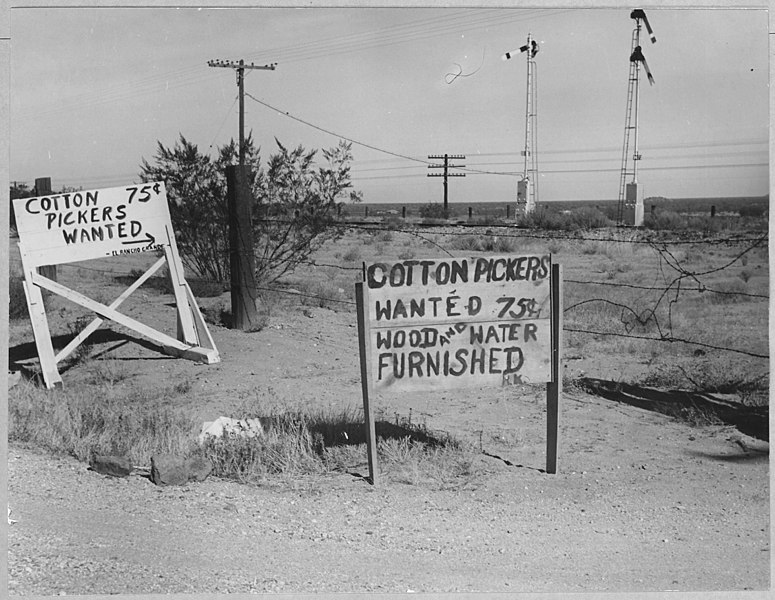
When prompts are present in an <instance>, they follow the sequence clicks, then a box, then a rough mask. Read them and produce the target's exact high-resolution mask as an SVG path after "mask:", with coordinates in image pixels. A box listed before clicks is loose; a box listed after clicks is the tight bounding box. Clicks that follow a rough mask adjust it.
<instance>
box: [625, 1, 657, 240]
mask: <svg viewBox="0 0 775 600" xmlns="http://www.w3.org/2000/svg"><path fill="white" fill-rule="evenodd" d="M630 18H632V19H635V29H633V32H632V46H631V49H630V75H629V80H628V84H627V111H626V113H625V119H624V144H623V146H622V166H621V171H620V174H619V202H618V204H617V210H616V219H617V222H618V223H619V224H620V225H624V224H627V225H635V226H640V225H642V224H643V201H642V199H639V198H638V161H639V160H640V159H641V154H640V152H638V103H639V100H640V65H641V63H643V68H644V69H645V71H646V75H647V76H648V80H649V83H650V84H653V83H654V77H652V75H651V71H649V67H648V63H647V62H646V58H645V57H644V56H643V50H642V49H641V45H640V32H641V27H642V24H641V22H643V24H645V25H646V29H647V30H648V32H649V35H650V36H651V42H652V43H655V42H656V41H657V38H656V37H655V36H654V32H653V31H652V29H651V25H650V24H649V22H648V19H647V18H646V13H645V12H643V10H641V9H639V8H638V9H635V10H633V11H632V13H630ZM631 137H632V154H631V153H630V144H631V140H630V138H631ZM630 177H632V180H631V181H630V182H629V183H628V182H627V180H628V178H630Z"/></svg>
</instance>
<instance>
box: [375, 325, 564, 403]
mask: <svg viewBox="0 0 775 600" xmlns="http://www.w3.org/2000/svg"><path fill="white" fill-rule="evenodd" d="M369 342H370V344H371V359H372V366H371V373H372V381H373V384H374V388H375V389H377V390H380V391H390V392H405V391H417V390H434V389H453V388H455V389H457V388H461V387H471V386H500V385H508V384H512V383H517V382H520V383H542V382H546V381H549V380H550V379H551V327H550V321H549V320H548V319H531V320H526V321H512V322H504V321H491V322H483V323H475V324H474V323H463V322H458V323H454V324H446V325H444V326H421V327H402V328H394V329H372V330H371V332H370V340H369Z"/></svg>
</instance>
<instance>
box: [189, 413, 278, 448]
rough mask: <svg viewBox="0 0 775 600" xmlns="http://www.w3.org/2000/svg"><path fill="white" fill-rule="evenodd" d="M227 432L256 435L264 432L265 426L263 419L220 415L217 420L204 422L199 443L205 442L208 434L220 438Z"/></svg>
mask: <svg viewBox="0 0 775 600" xmlns="http://www.w3.org/2000/svg"><path fill="white" fill-rule="evenodd" d="M225 433H229V434H232V435H239V436H243V437H255V436H257V435H261V434H263V433H264V427H263V425H262V424H261V419H232V418H230V417H218V418H217V419H216V420H215V421H208V422H205V423H203V424H202V431H201V433H200V434H199V443H200V444H204V443H205V440H206V439H207V436H208V435H210V436H213V437H216V438H219V437H222V436H223V434H225Z"/></svg>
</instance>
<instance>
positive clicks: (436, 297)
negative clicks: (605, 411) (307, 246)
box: [364, 255, 551, 327]
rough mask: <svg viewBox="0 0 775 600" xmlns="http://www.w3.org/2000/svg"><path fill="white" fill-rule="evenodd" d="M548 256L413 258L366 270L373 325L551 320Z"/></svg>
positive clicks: (369, 312)
mask: <svg viewBox="0 0 775 600" xmlns="http://www.w3.org/2000/svg"><path fill="white" fill-rule="evenodd" d="M550 268H551V256H550V255H535V256H532V255H531V256H513V255H500V256H487V257H473V258H450V259H446V260H427V261H421V260H415V261H402V262H399V263H392V264H384V265H383V264H379V263H376V264H373V265H368V266H365V267H364V272H365V273H366V283H367V285H368V288H369V289H368V294H369V303H368V306H367V319H368V321H369V323H370V325H371V327H396V326H398V327H402V326H418V325H430V324H441V323H446V322H458V321H461V320H463V321H491V320H507V321H508V320H515V319H517V320H518V319H540V318H548V317H549V312H548V311H549V272H550Z"/></svg>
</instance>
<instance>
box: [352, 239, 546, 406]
mask: <svg viewBox="0 0 775 600" xmlns="http://www.w3.org/2000/svg"><path fill="white" fill-rule="evenodd" d="M551 262H552V261H551V255H549V254H545V255H529V256H512V255H503V256H486V257H471V258H449V259H436V260H404V261H401V262H396V263H373V264H370V265H364V278H365V286H366V288H367V298H368V304H367V306H366V320H367V322H368V325H369V341H368V343H369V344H370V355H371V363H372V364H371V373H372V375H371V378H372V382H373V385H374V386H375V388H376V389H382V390H387V389H390V390H392V391H411V390H421V389H449V388H458V387H461V386H478V385H503V384H506V383H514V382H523V383H538V382H546V381H549V380H550V379H551V327H550V316H551V315H550V312H551V303H550V275H551Z"/></svg>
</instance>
